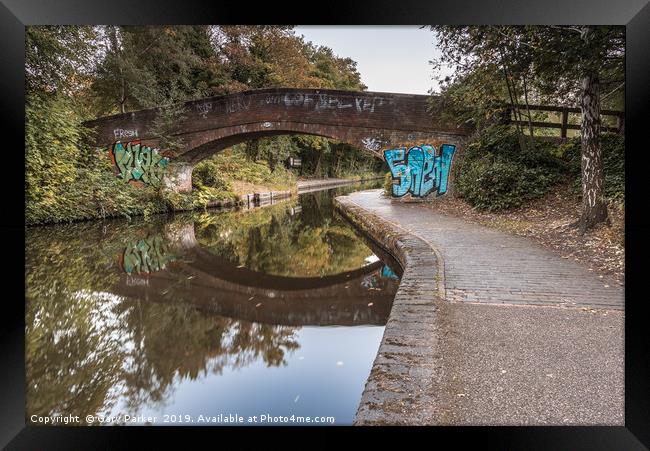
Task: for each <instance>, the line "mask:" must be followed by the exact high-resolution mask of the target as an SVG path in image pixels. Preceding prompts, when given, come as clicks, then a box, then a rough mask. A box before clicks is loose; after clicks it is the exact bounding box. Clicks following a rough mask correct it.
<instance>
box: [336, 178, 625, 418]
mask: <svg viewBox="0 0 650 451" xmlns="http://www.w3.org/2000/svg"><path fill="white" fill-rule="evenodd" d="M339 199H344V200H345V203H346V204H348V205H354V206H356V207H359V208H360V209H361V210H362V211H365V212H366V213H371V214H372V215H371V216H368V217H366V218H364V219H362V221H366V222H372V221H373V219H372V218H373V216H374V215H376V216H374V217H375V218H377V217H378V218H381V220H384V221H389V223H388V226H389V227H390V228H391V229H392V230H393V231H395V232H396V233H397V234H398V235H399V234H401V235H402V236H413V237H417V238H419V239H420V240H421V241H422V242H424V243H426V244H427V245H428V248H429V249H430V252H431V254H435V256H436V257H437V258H436V259H435V261H437V262H438V268H430V269H429V272H432V273H433V272H435V273H436V274H437V280H439V281H440V283H439V284H438V287H437V290H436V293H437V294H438V296H435V295H434V294H432V293H433V291H432V290H429V292H428V293H424V292H423V291H422V290H421V287H420V286H419V282H418V279H419V278H421V277H426V274H427V268H426V267H419V268H417V271H415V272H414V270H413V268H409V269H407V270H406V271H405V274H407V273H410V275H408V274H407V277H405V278H404V279H403V283H404V286H402V284H400V290H398V293H397V296H396V301H395V304H396V306H395V307H394V311H391V317H390V318H389V322H388V324H387V326H386V333H385V335H384V339H383V341H382V345H381V347H380V349H379V353H378V356H377V359H376V361H375V364H374V366H373V372H372V373H371V376H370V378H369V379H368V383H367V385H366V391H365V392H364V397H363V399H362V402H361V405H360V407H359V411H358V412H357V422H358V423H359V424H378V423H409V424H482V425H487V424H490V425H493V424H495V425H498V424H518V425H519V424H539V425H542V424H563V425H566V424H573V425H575V424H581V425H584V424H590V425H605V424H607V425H622V424H623V423H624V312H623V307H624V303H623V300H624V294H623V290H622V289H621V287H619V286H617V285H614V284H613V283H611V284H610V283H607V281H604V279H600V278H599V277H598V276H597V275H596V274H594V273H593V272H590V271H588V270H587V269H586V268H584V267H582V266H580V265H579V264H578V263H576V262H574V261H570V260H566V259H563V258H561V257H559V256H557V255H556V254H554V253H552V252H551V251H548V250H545V249H543V248H541V247H540V246H539V245H537V244H536V243H535V242H533V241H530V240H528V239H527V238H523V237H517V236H513V235H508V234H505V233H502V232H498V231H495V230H491V229H488V228H486V227H483V226H480V225H476V224H471V223H468V222H465V221H463V220H462V219H459V218H453V217H448V216H443V215H440V214H438V213H436V212H435V211H433V210H431V209H428V208H426V207H424V206H423V205H419V204H416V203H411V204H409V203H399V202H391V201H390V200H389V199H386V198H383V197H382V196H381V195H380V190H372V191H363V192H357V193H353V194H351V195H349V196H345V197H342V198H339ZM399 239H400V240H402V241H404V238H399ZM409 249H411V251H409ZM413 249H415V247H414V246H413V245H410V244H409V245H408V246H406V249H405V252H404V253H405V255H406V256H407V257H408V256H409V253H410V254H413V253H415V251H413ZM426 252H427V250H426V249H424V248H423V247H420V248H418V250H417V253H418V254H423V253H426ZM411 260H413V258H412V257H411ZM414 262H415V265H414V264H413V262H412V263H410V265H411V266H417V265H418V263H417V261H414ZM425 266H426V265H425ZM430 266H431V265H430ZM414 275H415V277H414ZM405 279H406V280H405ZM414 286H417V287H418V288H416V289H413V287H414ZM423 294H426V295H427V296H429V298H430V299H432V301H431V302H430V303H429V312H428V313H427V312H426V311H423V310H421V311H418V313H417V317H410V318H409V316H408V314H407V313H408V311H409V310H408V309H409V307H408V302H409V301H405V300H404V298H409V297H411V298H419V299H421V298H422V297H423ZM431 312H434V313H431ZM409 321H410V323H409ZM414 324H417V327H418V328H419V329H420V332H419V334H414V333H413V330H412V326H413V325H414ZM400 337H404V338H403V339H401V338H400ZM400 339H401V340H402V342H401V343H400V342H399V341H400ZM415 339H418V340H419V343H418V346H411V344H410V342H409V341H408V340H415ZM396 348H400V351H401V352H402V354H396V353H395V351H396ZM395 356H397V357H398V360H397V361H399V365H396V364H395V363H396V362H397V361H396V360H395ZM406 356H408V358H406ZM388 362H390V364H388ZM422 379H425V380H422ZM390 381H393V382H390ZM416 394H417V395H416ZM398 404H399V405H401V407H400V408H398V407H397V405H398Z"/></svg>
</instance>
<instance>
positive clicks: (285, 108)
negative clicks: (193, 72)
mask: <svg viewBox="0 0 650 451" xmlns="http://www.w3.org/2000/svg"><path fill="white" fill-rule="evenodd" d="M434 103H435V99H434ZM184 106H185V108H184V110H185V113H184V115H183V118H182V119H181V120H179V122H178V124H176V126H175V131H174V132H173V135H174V137H175V138H176V139H180V140H181V142H182V143H183V145H182V146H181V148H179V149H177V150H175V151H167V152H166V153H165V155H167V156H169V158H170V160H171V164H170V165H169V168H168V175H167V177H166V181H165V186H167V187H168V188H169V189H173V190H176V191H188V190H191V186H192V185H191V175H192V169H193V167H194V165H196V163H198V162H199V161H201V160H203V159H205V158H207V157H209V156H211V155H213V154H214V153H216V152H219V151H220V150H223V149H225V148H228V147H230V146H233V145H235V144H238V143H240V142H243V141H246V140H249V139H253V138H258V137H263V136H275V135H286V134H308V135H316V136H323V137H326V138H330V139H334V140H337V141H341V142H346V143H349V144H351V145H352V146H355V147H358V148H361V149H365V150H366V151H368V152H370V153H372V154H373V155H375V156H377V157H378V158H383V153H382V151H383V150H385V149H389V148H395V147H408V146H412V145H418V144H424V143H427V144H432V145H434V146H436V147H438V146H440V145H441V144H443V143H450V144H455V145H457V146H462V144H463V142H464V139H465V138H466V136H467V135H468V133H469V130H468V129H467V128H461V127H458V126H457V125H455V124H450V123H448V122H445V121H443V120H442V119H441V117H440V113H441V111H439V110H436V108H435V106H434V107H433V108H432V98H431V97H430V96H422V95H409V94H391V93H376V92H354V91H334V90H315V89H288V88H283V89H261V90H254V91H246V92H242V93H237V94H231V95H226V96H219V97H211V98H208V99H203V100H198V101H192V102H187V103H186V104H185V105H184ZM159 111H160V109H158V108H154V109H149V110H141V111H135V112H132V113H125V114H120V115H115V116H109V117H105V118H99V119H96V120H94V121H91V122H88V123H87V125H88V126H91V127H94V128H95V130H96V141H95V145H96V146H97V147H110V146H112V145H113V144H114V143H115V142H116V141H121V142H128V141H133V140H136V139H137V140H139V141H140V142H141V143H142V144H144V145H148V146H151V147H158V146H159V144H160V141H159V140H158V139H156V137H155V133H154V132H153V130H152V128H153V123H154V121H155V119H156V117H157V116H158V114H159ZM161 151H162V152H165V149H161Z"/></svg>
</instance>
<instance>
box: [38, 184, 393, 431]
mask: <svg viewBox="0 0 650 451" xmlns="http://www.w3.org/2000/svg"><path fill="white" fill-rule="evenodd" d="M351 189H352V188H351ZM356 189H358V187H357V188H356ZM332 198H333V194H332V193H316V194H309V195H305V196H301V198H300V201H299V203H296V201H295V200H293V201H287V202H284V203H279V204H277V205H273V206H270V207H265V208H259V209H255V210H254V211H249V212H246V211H232V212H218V213H215V212H210V213H207V212H206V213H201V214H184V215H177V216H175V217H174V218H163V217H161V218H158V219H155V220H153V221H143V220H134V221H132V222H131V223H124V222H122V221H107V222H104V223H86V224H77V225H66V226H55V227H44V228H38V229H29V230H28V231H27V241H26V259H27V265H26V268H27V273H26V277H27V309H26V345H27V354H26V364H27V386H28V388H27V415H28V418H29V416H30V415H32V414H37V415H51V414H54V413H57V414H65V413H70V414H73V415H82V416H85V415H88V414H99V413H102V414H116V413H120V412H121V413H130V414H135V413H154V414H157V415H161V414H162V413H167V412H169V411H170V410H172V408H173V409H177V408H182V410H183V412H181V413H188V414H195V413H198V412H201V413H203V414H206V413H210V412H212V413H215V414H217V413H223V412H224V411H227V410H228V409H231V411H233V412H234V411H238V412H239V413H241V414H246V413H247V412H248V413H250V414H252V415H255V414H258V413H259V411H260V410H264V409H266V410H267V412H270V413H274V414H285V413H287V412H289V411H291V412H294V413H296V414H298V413H301V414H303V415H312V414H331V415H335V416H336V417H337V423H339V424H340V423H341V422H342V423H345V422H347V421H351V420H352V418H353V416H354V411H355V410H356V405H357V403H358V400H359V398H360V395H361V390H362V389H363V385H364V383H365V379H366V377H367V376H368V372H369V371H370V366H371V364H372V361H373V359H374V355H375V353H376V351H377V348H378V346H379V340H380V338H381V333H382V331H383V327H381V326H383V325H384V324H385V323H386V320H387V317H388V312H389V311H390V307H391V304H392V300H393V297H394V294H395V291H396V289H397V285H398V283H399V274H400V271H401V270H400V268H399V266H398V265H397V263H396V262H395V261H394V260H392V259H391V258H390V256H388V255H384V254H383V253H382V251H381V250H380V249H377V248H374V249H373V248H372V244H371V243H369V242H366V241H364V240H363V239H361V238H360V237H359V236H357V235H356V234H355V233H354V231H353V230H352V228H351V227H350V226H348V225H347V224H346V223H345V222H344V221H343V220H342V219H341V218H338V217H336V215H335V214H334V213H333V208H332V205H331V201H332ZM323 326H325V327H323ZM327 326H365V327H327ZM302 359H305V360H304V362H309V364H308V365H307V364H306V363H303V360H302ZM342 362H345V366H339V363H341V365H342V364H343V363H342ZM335 364H336V365H335ZM330 365H331V366H330ZM244 369H245V372H244V373H240V372H241V371H244ZM270 369H276V370H275V371H280V372H270V373H269V371H270ZM280 369H281V370H280ZM242 378H243V379H246V378H248V379H247V380H248V383H247V384H244V383H243V382H239V381H242V380H243V379H242ZM198 381H203V382H202V384H208V385H209V386H210V389H209V392H201V390H208V389H207V388H200V387H201V385H198V386H197V385H196V383H195V382H198ZM251 383H252V384H254V385H255V387H256V388H255V389H254V390H253V389H251V386H250V384H251ZM242 384H243V385H242ZM197 390H198V391H199V392H201V393H203V398H204V399H203V398H202V399H201V400H197V399H198V398H196V396H195V395H193V393H196V392H197ZM255 390H257V391H255ZM296 390H298V391H299V393H294V392H295V391H296ZM298 394H301V396H302V398H299V399H298V398H296V396H298ZM188 399H193V401H188ZM294 401H295V402H294ZM206 403H207V404H206ZM224 409H225V410H224Z"/></svg>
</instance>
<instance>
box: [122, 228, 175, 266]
mask: <svg viewBox="0 0 650 451" xmlns="http://www.w3.org/2000/svg"><path fill="white" fill-rule="evenodd" d="M175 259H176V257H175V256H174V255H171V254H170V253H169V251H168V249H167V246H166V245H165V242H164V240H163V238H162V236H160V235H155V236H151V237H148V238H145V239H141V240H137V241H132V242H130V243H129V244H128V245H127V247H126V249H124V254H123V260H122V261H123V263H122V267H123V269H124V272H126V273H127V274H132V273H133V272H135V273H137V274H142V273H151V272H155V271H160V270H162V269H165V266H166V265H167V263H169V262H171V261H174V260H175Z"/></svg>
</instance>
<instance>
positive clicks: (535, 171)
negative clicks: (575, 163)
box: [453, 126, 568, 211]
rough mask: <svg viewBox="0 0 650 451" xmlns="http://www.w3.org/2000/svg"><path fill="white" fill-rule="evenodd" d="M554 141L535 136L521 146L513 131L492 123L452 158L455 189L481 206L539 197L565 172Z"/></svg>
mask: <svg viewBox="0 0 650 451" xmlns="http://www.w3.org/2000/svg"><path fill="white" fill-rule="evenodd" d="M555 147H556V146H555V145H553V144H551V143H549V142H546V141H541V140H535V142H534V146H531V147H530V148H528V149H526V150H521V148H520V145H519V137H518V136H517V133H516V131H514V130H512V129H510V128H508V127H504V126H494V127H491V128H489V129H486V130H484V131H483V133H482V134H481V135H480V136H479V137H478V138H477V139H475V140H474V141H472V142H470V143H469V144H468V146H467V148H466V149H465V152H464V153H463V154H462V155H460V156H459V158H457V159H456V161H455V162H454V168H453V171H454V189H455V192H456V193H457V194H458V196H460V197H462V198H464V199H466V200H467V201H468V202H469V203H470V204H471V205H473V206H474V207H476V208H478V209H481V210H488V211H499V210H506V209H510V208H515V207H519V206H521V205H523V204H524V203H525V202H527V201H529V200H532V199H536V198H539V197H542V196H543V195H544V194H546V193H547V192H548V191H549V189H550V188H551V187H552V186H553V185H554V184H556V183H558V182H559V181H560V180H561V179H562V177H563V175H564V174H566V172H567V168H568V165H567V163H566V162H565V161H563V160H562V159H560V158H558V157H556V156H555V155H554V154H553V152H554V150H555Z"/></svg>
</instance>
